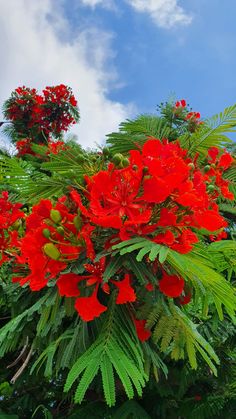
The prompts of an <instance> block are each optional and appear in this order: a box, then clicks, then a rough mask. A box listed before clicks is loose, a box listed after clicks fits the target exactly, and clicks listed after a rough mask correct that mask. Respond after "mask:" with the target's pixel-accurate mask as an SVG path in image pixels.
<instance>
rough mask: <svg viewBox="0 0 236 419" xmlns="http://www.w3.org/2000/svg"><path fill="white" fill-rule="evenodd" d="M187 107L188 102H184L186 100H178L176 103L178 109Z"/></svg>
mask: <svg viewBox="0 0 236 419" xmlns="http://www.w3.org/2000/svg"><path fill="white" fill-rule="evenodd" d="M186 105H187V103H186V100H184V99H181V100H178V101H177V102H175V107H176V108H185V107H186Z"/></svg>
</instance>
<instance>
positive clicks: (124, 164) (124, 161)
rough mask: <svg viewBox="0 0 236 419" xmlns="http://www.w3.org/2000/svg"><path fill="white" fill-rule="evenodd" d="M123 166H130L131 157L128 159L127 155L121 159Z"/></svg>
mask: <svg viewBox="0 0 236 419" xmlns="http://www.w3.org/2000/svg"><path fill="white" fill-rule="evenodd" d="M121 166H122V167H128V166H129V159H127V157H125V158H124V159H123V160H122V161H121Z"/></svg>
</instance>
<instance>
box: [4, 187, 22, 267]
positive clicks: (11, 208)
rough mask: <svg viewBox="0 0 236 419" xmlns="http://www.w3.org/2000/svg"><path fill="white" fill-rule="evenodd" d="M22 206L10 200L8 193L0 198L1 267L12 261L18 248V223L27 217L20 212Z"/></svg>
mask: <svg viewBox="0 0 236 419" xmlns="http://www.w3.org/2000/svg"><path fill="white" fill-rule="evenodd" d="M21 206H22V205H21V204H19V203H17V204H13V203H12V202H10V201H9V199H8V192H2V194H1V196H0V265H2V264H3V263H4V262H6V261H7V260H9V259H10V257H11V256H13V255H14V253H15V250H14V249H15V247H18V245H19V242H18V232H17V221H18V220H19V219H21V218H23V217H24V216H25V214H24V213H23V212H22V211H20V208H21Z"/></svg>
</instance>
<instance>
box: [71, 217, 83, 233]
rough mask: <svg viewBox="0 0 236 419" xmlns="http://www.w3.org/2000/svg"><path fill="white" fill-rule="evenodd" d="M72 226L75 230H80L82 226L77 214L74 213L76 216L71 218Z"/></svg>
mask: <svg viewBox="0 0 236 419" xmlns="http://www.w3.org/2000/svg"><path fill="white" fill-rule="evenodd" d="M73 223H74V226H75V227H76V229H77V230H80V229H81V227H82V220H81V217H80V216H79V215H76V217H75V218H74V219H73Z"/></svg>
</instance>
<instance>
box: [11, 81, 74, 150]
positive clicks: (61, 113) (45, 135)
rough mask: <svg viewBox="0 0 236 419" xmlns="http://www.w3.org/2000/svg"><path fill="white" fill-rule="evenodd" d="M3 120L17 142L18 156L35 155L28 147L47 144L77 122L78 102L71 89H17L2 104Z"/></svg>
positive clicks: (62, 87)
mask: <svg viewBox="0 0 236 419" xmlns="http://www.w3.org/2000/svg"><path fill="white" fill-rule="evenodd" d="M4 114H5V117H6V118H7V119H8V121H10V122H11V123H12V126H13V128H14V131H15V132H16V134H17V136H18V137H19V138H20V140H18V141H17V142H16V147H17V150H18V155H19V156H22V155H24V154H34V153H33V151H32V150H31V143H33V142H35V143H38V144H47V142H49V143H50V142H52V137H55V138H58V137H59V136H60V134H61V133H62V132H65V131H67V130H68V129H69V127H70V126H71V124H75V123H76V122H77V121H78V118H79V113H78V109H77V101H76V99H75V96H74V95H73V93H72V90H71V88H70V87H67V86H65V85H64V84H60V85H58V86H53V87H46V88H45V89H44V90H43V91H42V94H38V92H37V90H36V89H30V88H28V87H25V86H23V87H18V88H17V89H15V90H14V91H13V92H12V94H11V96H10V98H9V99H8V100H7V101H6V103H5V109H4Z"/></svg>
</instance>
